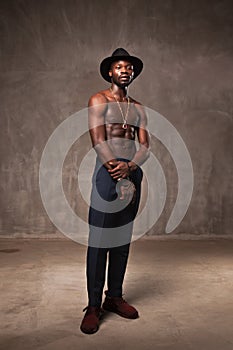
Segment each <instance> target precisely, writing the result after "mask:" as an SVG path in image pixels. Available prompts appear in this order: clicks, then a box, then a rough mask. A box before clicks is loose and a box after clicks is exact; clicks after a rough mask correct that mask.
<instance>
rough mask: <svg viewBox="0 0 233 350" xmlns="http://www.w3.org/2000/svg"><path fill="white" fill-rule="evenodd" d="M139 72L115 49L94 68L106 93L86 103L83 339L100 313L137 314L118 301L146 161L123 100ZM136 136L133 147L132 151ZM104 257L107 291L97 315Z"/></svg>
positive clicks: (136, 122)
mask: <svg viewBox="0 0 233 350" xmlns="http://www.w3.org/2000/svg"><path fill="white" fill-rule="evenodd" d="M142 68H143V63H142V61H141V60H140V59H139V58H137V57H134V56H130V55H129V53H128V52H127V51H126V50H124V49H122V48H119V49H116V50H115V51H114V52H113V54H112V56H110V57H107V58H105V59H104V60H103V61H102V63H101V65H100V72H101V75H102V77H103V78H104V79H105V80H106V81H108V82H109V83H111V86H110V88H109V89H106V90H103V91H100V92H98V93H97V94H95V95H93V96H92V97H91V98H90V100H89V129H90V136H91V140H92V144H93V147H94V148H95V151H96V153H97V161H96V167H95V171H94V174H93V180H92V183H93V189H92V195H91V206H90V211H89V225H90V234H89V246H88V250H87V271H86V272H87V290H88V299H89V302H88V306H87V307H86V308H85V309H84V311H85V310H86V313H85V316H84V318H83V320H82V323H81V326H80V328H81V330H82V332H84V333H87V334H92V333H95V332H96V331H97V330H98V328H99V322H100V318H101V316H102V313H103V309H104V310H107V311H111V312H115V313H117V314H118V315H120V316H122V317H126V318H130V319H135V318H138V312H137V310H136V309H135V308H134V307H133V306H131V305H129V304H128V303H127V302H126V301H125V300H124V299H123V298H122V284H123V279H124V274H125V270H126V265H127V259H128V254H129V246H130V240H131V235H132V228H133V220H134V218H135V217H136V214H137V211H138V207H139V200H140V190H141V180H142V170H141V168H140V165H141V164H143V163H144V162H145V160H146V159H147V158H148V156H149V135H148V132H147V130H146V126H147V119H146V114H145V111H144V109H143V107H142V105H141V104H140V103H139V102H137V101H135V100H134V99H132V98H131V97H129V96H128V86H129V85H130V84H131V83H132V81H133V80H134V79H135V78H136V77H137V76H138V75H139V74H140V73H141V71H142ZM136 136H137V139H138V142H139V147H136V145H135V140H136ZM102 202H103V203H102ZM106 203H107V205H106ZM119 203H120V204H121V205H120V204H119ZM119 205H120V206H119ZM112 206H113V209H111V208H112ZM114 206H115V207H114ZM114 208H115V209H114ZM110 209H111V210H110ZM107 255H108V278H107V283H108V290H107V291H106V292H105V295H106V297H105V301H104V303H103V305H102V308H103V309H102V308H101V303H102V293H103V288H104V283H105V271H106V262H107Z"/></svg>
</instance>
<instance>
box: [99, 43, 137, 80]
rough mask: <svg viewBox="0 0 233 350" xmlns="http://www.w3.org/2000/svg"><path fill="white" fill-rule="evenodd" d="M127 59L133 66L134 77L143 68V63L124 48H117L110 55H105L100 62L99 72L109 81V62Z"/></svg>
mask: <svg viewBox="0 0 233 350" xmlns="http://www.w3.org/2000/svg"><path fill="white" fill-rule="evenodd" d="M120 60H127V61H129V62H131V63H132V65H133V68H134V79H135V78H137V76H138V75H139V74H140V73H141V71H142V68H143V63H142V61H141V60H140V58H138V57H134V56H131V55H130V54H129V53H128V52H127V51H126V50H125V49H123V48H118V49H116V50H115V51H114V52H113V53H112V56H110V57H106V58H105V59H104V60H103V61H102V62H101V64H100V73H101V75H102V77H103V78H104V79H105V80H107V81H108V82H109V83H111V77H110V76H109V70H110V68H111V64H112V63H113V62H116V61H120Z"/></svg>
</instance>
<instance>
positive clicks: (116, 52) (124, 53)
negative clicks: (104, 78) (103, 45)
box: [112, 47, 130, 57]
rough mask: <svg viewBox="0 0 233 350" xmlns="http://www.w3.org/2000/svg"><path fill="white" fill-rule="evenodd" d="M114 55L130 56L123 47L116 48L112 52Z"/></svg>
mask: <svg viewBox="0 0 233 350" xmlns="http://www.w3.org/2000/svg"><path fill="white" fill-rule="evenodd" d="M114 56H130V54H129V53H128V52H127V51H126V50H125V49H123V48H122V47H118V49H116V50H115V51H113V53H112V57H114Z"/></svg>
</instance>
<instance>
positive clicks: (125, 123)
mask: <svg viewBox="0 0 233 350" xmlns="http://www.w3.org/2000/svg"><path fill="white" fill-rule="evenodd" d="M109 90H110V91H111V94H112V96H113V97H114V99H115V101H116V103H117V105H118V108H119V110H120V112H121V116H122V119H123V124H122V128H123V129H127V118H128V114H129V97H127V101H128V104H127V111H126V114H125V115H124V113H123V111H122V108H121V105H120V102H119V101H118V100H117V99H116V96H115V95H114V93H113V91H112V88H111V87H110V88H109Z"/></svg>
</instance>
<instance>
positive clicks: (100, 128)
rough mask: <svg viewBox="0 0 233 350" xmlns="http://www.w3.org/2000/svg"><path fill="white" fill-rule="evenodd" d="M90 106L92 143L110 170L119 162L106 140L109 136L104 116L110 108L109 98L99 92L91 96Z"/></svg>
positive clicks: (89, 118)
mask: <svg viewBox="0 0 233 350" xmlns="http://www.w3.org/2000/svg"><path fill="white" fill-rule="evenodd" d="M88 107H89V109H88V125H89V132H90V136H91V141H92V145H93V147H94V148H95V151H96V153H97V155H98V157H99V159H100V160H101V162H102V163H103V165H104V166H105V167H106V168H107V169H109V170H110V169H112V167H113V166H114V165H115V164H117V160H116V159H115V156H114V154H113V152H112V150H111V149H110V148H109V146H108V144H107V142H105V141H106V139H107V138H106V129H105V118H104V116H105V113H106V111H107V108H108V103H107V99H106V98H105V96H104V95H102V94H101V93H97V94H96V95H94V96H92V97H91V98H90V100H89V103H88Z"/></svg>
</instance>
